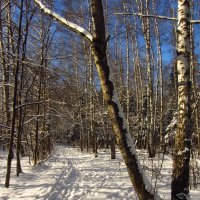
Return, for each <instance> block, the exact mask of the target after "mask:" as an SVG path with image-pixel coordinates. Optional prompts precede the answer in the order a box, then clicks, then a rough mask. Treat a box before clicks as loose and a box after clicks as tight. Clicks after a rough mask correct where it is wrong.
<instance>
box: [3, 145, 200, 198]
mask: <svg viewBox="0 0 200 200" xmlns="http://www.w3.org/2000/svg"><path fill="white" fill-rule="evenodd" d="M0 153H1V154H0V159H1V164H0V199H1V200H7V199H11V200H19V199H20V200H34V199H38V200H43V199H45V200H79V199H80V200H137V197H136V194H135V192H134V190H133V187H132V185H131V182H130V180H129V176H128V173H127V170H126V167H125V164H124V162H123V161H122V159H121V155H120V153H119V152H117V159H115V160H111V159H110V155H109V152H107V151H101V152H100V153H99V155H98V158H94V155H93V154H87V153H81V152H79V151H78V149H76V148H69V147H65V146H62V145H58V146H57V147H56V149H55V152H54V154H53V155H52V156H51V157H50V158H49V159H48V160H47V161H46V162H44V163H42V164H40V165H38V166H37V167H35V168H33V167H31V166H30V165H29V163H28V160H27V159H26V158H24V159H23V160H22V165H23V172H24V173H23V174H21V175H20V177H16V176H15V161H13V167H12V169H13V172H12V176H11V182H10V188H9V189H6V188H4V180H5V167H6V155H5V154H3V153H2V152H0ZM161 159H162V156H161V157H160V159H159V158H158V157H157V158H156V159H155V160H154V161H152V160H150V159H147V158H146V154H145V152H142V151H141V152H140V160H141V163H142V165H143V164H145V166H144V169H145V171H146V172H147V173H148V177H153V179H154V181H155V179H157V187H158V193H159V194H160V195H161V196H162V197H163V198H164V199H170V182H171V167H172V166H171V164H172V163H171V161H170V159H169V157H168V156H166V157H165V158H164V162H163V165H162V162H161ZM156 160H157V161H156ZM158 160H159V162H158ZM161 165H162V171H161V174H162V175H160V170H159V169H160V167H161ZM152 166H154V168H155V170H152ZM150 180H151V178H150ZM199 197H200V191H198V190H196V191H191V199H192V200H197V199H199Z"/></svg>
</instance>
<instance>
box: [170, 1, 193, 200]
mask: <svg viewBox="0 0 200 200" xmlns="http://www.w3.org/2000/svg"><path fill="white" fill-rule="evenodd" d="M177 70H178V124H177V134H176V137H175V152H174V155H173V174H172V193H171V195H172V196H171V199H172V200H176V199H183V200H188V199H189V161H190V146H191V133H190V129H191V128H190V122H191V112H190V88H191V84H190V1H189V0H178V26H177Z"/></svg>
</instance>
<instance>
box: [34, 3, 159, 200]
mask: <svg viewBox="0 0 200 200" xmlns="http://www.w3.org/2000/svg"><path fill="white" fill-rule="evenodd" d="M34 1H35V3H37V4H38V5H39V6H40V8H41V9H42V10H43V11H44V12H45V13H46V14H48V15H50V16H51V17H53V18H54V19H56V20H57V21H59V22H60V23H61V24H63V25H64V26H65V27H67V28H68V29H70V30H72V31H73V32H76V33H77V34H79V35H81V36H82V37H84V38H85V39H87V40H88V41H89V42H90V43H91V47H92V54H93V57H94V61H95V65H96V68H97V71H98V74H99V78H100V82H101V87H102V92H103V97H104V99H105V101H106V103H107V107H108V114H109V117H110V120H111V124H112V128H113V131H114V133H115V136H116V140H117V143H118V145H119V148H120V150H121V153H122V155H123V158H124V160H125V163H126V166H127V169H128V173H129V175H130V179H131V181H132V183H133V186H134V188H135V191H136V193H137V195H138V197H139V199H141V200H144V199H160V197H159V196H158V195H157V194H156V193H155V191H154V189H153V188H152V186H151V185H150V183H149V181H148V180H147V179H146V177H145V175H144V174H143V170H142V168H141V166H140V164H139V161H138V159H137V155H136V151H135V148H134V141H133V139H132V137H131V134H130V133H129V132H128V129H127V125H126V121H125V118H124V114H123V112H122V109H121V105H120V103H119V100H118V96H117V94H116V93H115V91H114V85H113V81H112V80H111V78H110V75H111V72H110V67H109V64H108V59H107V53H106V46H107V40H106V36H105V22H104V14H103V6H102V1H101V0H91V15H92V22H93V34H91V33H90V32H89V31H88V30H86V29H85V28H83V27H80V26H79V25H77V24H75V23H73V22H70V21H68V20H66V19H64V18H63V17H61V16H60V15H58V14H57V13H55V12H53V11H52V10H50V9H48V8H47V7H46V6H45V5H44V4H43V3H42V2H41V1H40V0H34Z"/></svg>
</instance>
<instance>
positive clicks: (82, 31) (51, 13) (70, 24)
mask: <svg viewBox="0 0 200 200" xmlns="http://www.w3.org/2000/svg"><path fill="white" fill-rule="evenodd" d="M34 2H35V3H36V4H37V5H39V7H40V9H41V10H43V11H44V13H46V14H48V15H49V16H50V17H52V18H54V19H55V20H57V21H58V22H59V23H61V24H63V25H64V26H65V27H67V28H69V29H70V30H71V31H73V32H75V33H78V34H79V35H81V36H83V37H85V38H86V39H87V40H89V41H90V42H92V40H93V38H94V36H93V35H92V34H91V33H90V32H89V31H88V30H87V29H85V28H83V27H81V26H79V25H78V24H75V23H73V22H70V21H68V20H66V19H65V18H63V17H61V16H60V15H59V14H57V13H55V12H54V11H52V10H50V9H49V8H47V7H46V6H45V5H44V4H43V3H42V2H41V1H40V0H34Z"/></svg>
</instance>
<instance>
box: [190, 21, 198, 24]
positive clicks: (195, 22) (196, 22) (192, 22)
mask: <svg viewBox="0 0 200 200" xmlns="http://www.w3.org/2000/svg"><path fill="white" fill-rule="evenodd" d="M190 23H191V24H200V20H190Z"/></svg>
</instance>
